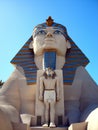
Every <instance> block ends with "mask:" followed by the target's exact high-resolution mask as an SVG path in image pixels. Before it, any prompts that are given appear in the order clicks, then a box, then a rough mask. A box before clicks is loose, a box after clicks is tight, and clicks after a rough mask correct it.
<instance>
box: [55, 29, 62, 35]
mask: <svg viewBox="0 0 98 130" xmlns="http://www.w3.org/2000/svg"><path fill="white" fill-rule="evenodd" d="M53 34H62V32H61V31H59V30H56V31H54V33H53Z"/></svg>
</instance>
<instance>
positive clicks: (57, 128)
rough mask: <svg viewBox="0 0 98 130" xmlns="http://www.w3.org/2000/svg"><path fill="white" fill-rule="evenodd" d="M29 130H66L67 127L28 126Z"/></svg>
mask: <svg viewBox="0 0 98 130" xmlns="http://www.w3.org/2000/svg"><path fill="white" fill-rule="evenodd" d="M30 129H31V130H68V128H67V127H56V128H50V127H47V128H43V127H30Z"/></svg>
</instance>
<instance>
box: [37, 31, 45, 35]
mask: <svg viewBox="0 0 98 130" xmlns="http://www.w3.org/2000/svg"><path fill="white" fill-rule="evenodd" d="M40 34H41V35H45V34H46V32H45V31H44V30H40V31H39V32H38V33H37V35H40Z"/></svg>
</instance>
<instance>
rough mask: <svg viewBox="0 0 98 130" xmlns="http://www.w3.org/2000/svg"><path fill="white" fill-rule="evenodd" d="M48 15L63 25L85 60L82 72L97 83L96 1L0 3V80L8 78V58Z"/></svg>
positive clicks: (12, 0) (2, 0) (7, 0)
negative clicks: (85, 64)
mask: <svg viewBox="0 0 98 130" xmlns="http://www.w3.org/2000/svg"><path fill="white" fill-rule="evenodd" d="M48 16H52V18H53V19H54V21H55V22H57V23H60V24H63V25H64V26H66V28H67V31H68V34H69V36H70V37H71V38H72V39H73V41H74V42H75V43H76V45H77V46H78V47H79V48H80V49H81V50H82V51H83V52H84V54H85V55H86V56H87V57H88V58H89V60H90V63H89V65H88V66H87V67H86V69H87V71H88V72H89V74H90V75H91V76H92V78H93V79H94V80H95V81H96V83H97V84H98V58H97V56H98V25H97V24H98V0H0V80H3V81H6V80H7V79H8V77H9V76H10V75H11V73H12V72H13V70H14V67H13V66H12V65H11V64H10V61H11V59H12V58H13V57H14V56H15V55H16V53H17V52H18V51H19V49H20V48H21V47H22V46H23V45H24V43H25V42H26V41H27V40H28V39H29V37H30V36H31V35H32V31H33V28H34V26H36V25H37V24H39V23H43V22H45V20H46V19H47V17H48Z"/></svg>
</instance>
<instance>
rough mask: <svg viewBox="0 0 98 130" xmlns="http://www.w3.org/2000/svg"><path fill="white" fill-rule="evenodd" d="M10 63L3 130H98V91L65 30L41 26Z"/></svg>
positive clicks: (2, 99)
mask: <svg viewBox="0 0 98 130" xmlns="http://www.w3.org/2000/svg"><path fill="white" fill-rule="evenodd" d="M11 63H12V64H13V65H14V67H15V70H14V72H13V73H12V74H11V76H10V77H9V79H8V80H7V81H6V82H5V83H4V85H3V87H2V88H1V89H0V130H20V129H21V130H27V127H26V126H25V125H26V124H27V125H28V129H29V128H30V127H31V128H30V129H31V130H33V129H34V130H35V129H36V126H41V127H50V130H51V129H52V128H54V127H58V126H59V127H60V126H61V127H60V128H61V129H62V126H63V128H65V129H66V130H76V129H77V128H78V129H81V130H97V129H98V86H97V84H96V83H95V81H94V80H93V79H92V77H91V76H90V75H89V73H88V72H87V71H86V69H85V67H86V65H87V64H88V63H89V60H88V58H87V57H86V56H85V55H84V53H83V52H82V51H81V50H80V49H79V47H78V46H77V45H76V44H75V43H74V42H73V40H72V39H71V38H70V37H69V35H68V33H67V29H66V27H65V26H63V25H61V24H58V23H55V22H54V21H53V19H52V18H51V17H49V18H48V19H47V20H46V22H45V23H42V24H39V25H37V26H36V27H35V28H34V30H33V34H32V36H31V37H30V38H29V40H28V41H27V42H26V43H25V44H24V46H23V47H22V48H21V49H20V51H19V52H18V53H17V54H16V56H15V57H14V58H13V59H12V60H11ZM43 129H44V128H43ZM55 129H56V128H55Z"/></svg>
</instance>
